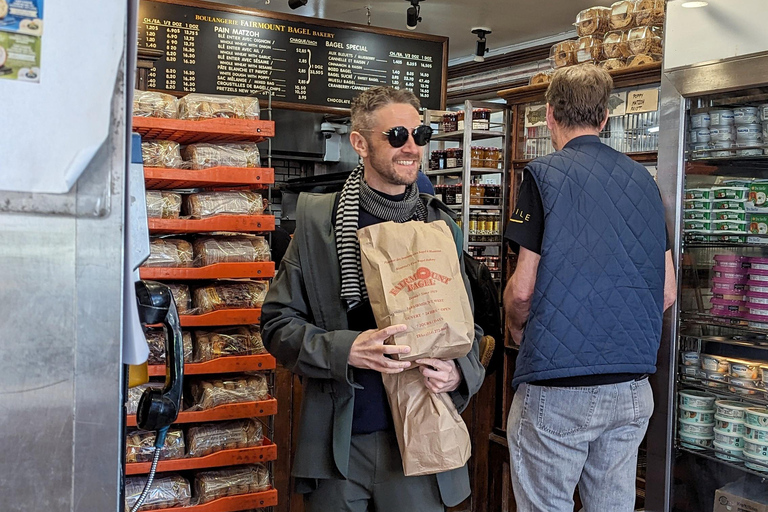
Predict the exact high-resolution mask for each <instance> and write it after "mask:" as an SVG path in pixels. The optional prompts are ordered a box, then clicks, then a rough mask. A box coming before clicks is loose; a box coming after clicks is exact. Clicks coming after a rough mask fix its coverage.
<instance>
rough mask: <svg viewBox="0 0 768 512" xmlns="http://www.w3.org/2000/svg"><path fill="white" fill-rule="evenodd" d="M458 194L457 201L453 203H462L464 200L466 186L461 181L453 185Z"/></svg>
mask: <svg viewBox="0 0 768 512" xmlns="http://www.w3.org/2000/svg"><path fill="white" fill-rule="evenodd" d="M453 189H454V190H455V195H456V202H454V203H453V204H462V203H463V202H464V186H463V185H462V184H461V183H457V184H456V185H454V186H453Z"/></svg>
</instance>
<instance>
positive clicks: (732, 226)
mask: <svg viewBox="0 0 768 512" xmlns="http://www.w3.org/2000/svg"><path fill="white" fill-rule="evenodd" d="M711 225H712V229H713V230H714V231H732V232H737V233H746V232H748V231H749V222H747V221H745V220H716V221H714V222H712V223H711Z"/></svg>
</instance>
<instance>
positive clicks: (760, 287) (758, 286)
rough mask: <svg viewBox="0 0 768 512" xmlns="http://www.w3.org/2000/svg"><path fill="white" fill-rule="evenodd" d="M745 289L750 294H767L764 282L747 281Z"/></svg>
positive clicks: (767, 285)
mask: <svg viewBox="0 0 768 512" xmlns="http://www.w3.org/2000/svg"><path fill="white" fill-rule="evenodd" d="M747 289H748V290H749V291H751V292H758V293H768V283H766V282H765V281H747Z"/></svg>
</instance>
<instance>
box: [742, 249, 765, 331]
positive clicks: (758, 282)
mask: <svg viewBox="0 0 768 512" xmlns="http://www.w3.org/2000/svg"><path fill="white" fill-rule="evenodd" d="M749 267H750V268H749V272H748V273H749V280H748V281H747V287H748V289H749V291H747V294H746V306H747V309H748V312H747V314H746V315H744V318H745V319H746V320H747V321H748V322H749V326H750V327H756V328H761V329H768V258H756V257H755V258H749Z"/></svg>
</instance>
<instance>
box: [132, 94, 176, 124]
mask: <svg viewBox="0 0 768 512" xmlns="http://www.w3.org/2000/svg"><path fill="white" fill-rule="evenodd" d="M178 101H179V100H178V99H176V97H175V96H171V95H170V94H165V93H162V92H154V91H139V90H135V91H134V92H133V115H134V116H135V117H159V118H161V119H175V118H176V117H177V116H178V113H177V109H178V106H177V103H178Z"/></svg>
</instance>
